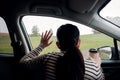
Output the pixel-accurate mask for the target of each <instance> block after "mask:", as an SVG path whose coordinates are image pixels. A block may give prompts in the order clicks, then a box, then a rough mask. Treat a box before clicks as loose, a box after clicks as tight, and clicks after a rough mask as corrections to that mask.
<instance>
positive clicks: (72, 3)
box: [0, 0, 120, 80]
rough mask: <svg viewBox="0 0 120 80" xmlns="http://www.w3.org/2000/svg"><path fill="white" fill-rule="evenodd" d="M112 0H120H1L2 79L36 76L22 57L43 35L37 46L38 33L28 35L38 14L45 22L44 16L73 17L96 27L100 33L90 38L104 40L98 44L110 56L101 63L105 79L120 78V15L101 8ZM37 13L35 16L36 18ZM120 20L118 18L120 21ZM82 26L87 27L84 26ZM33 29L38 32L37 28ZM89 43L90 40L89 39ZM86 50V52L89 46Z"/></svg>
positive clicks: (48, 20) (0, 72)
mask: <svg viewBox="0 0 120 80" xmlns="http://www.w3.org/2000/svg"><path fill="white" fill-rule="evenodd" d="M112 1H119V0H1V1H0V10H1V11H0V80H21V79H22V80H24V79H29V78H30V76H32V73H29V71H26V69H24V68H23V67H22V66H21V65H20V64H19V61H20V59H21V58H22V57H23V56H24V55H25V54H27V53H28V52H29V51H31V50H32V49H34V48H35V46H37V43H38V42H39V39H37V41H38V42H36V44H34V45H35V46H34V45H33V44H32V41H31V37H32V38H34V39H36V38H35V37H34V36H35V34H34V35H28V30H29V29H30V25H32V26H34V27H35V28H37V27H36V26H37V25H36V23H35V22H36V21H35V20H36V17H40V18H41V19H40V20H39V22H42V20H43V22H46V23H45V24H47V23H49V22H52V18H56V19H61V20H62V21H63V22H65V21H64V20H69V21H73V22H74V23H75V24H76V23H77V25H78V24H81V25H85V26H87V27H88V28H91V29H94V31H95V32H94V33H97V35H96V36H95V35H94V37H96V38H92V37H93V36H92V35H91V36H90V37H88V36H86V38H87V39H88V38H89V39H88V41H91V42H92V41H93V40H94V41H95V42H97V43H94V42H93V43H92V44H94V45H95V46H97V44H98V43H100V42H99V40H101V42H102V43H100V44H99V46H97V47H95V48H96V49H97V50H98V51H99V52H100V53H102V52H103V54H105V55H107V59H106V58H105V59H104V58H103V59H102V64H101V66H102V70H103V73H104V76H105V79H106V80H119V78H120V51H119V43H120V42H119V40H120V23H119V21H120V18H119V17H115V18H116V20H113V18H112V19H111V18H110V17H108V15H107V14H106V16H107V18H105V17H104V16H101V14H102V12H101V11H102V10H104V8H105V7H107V5H108V4H109V3H111V2H112ZM118 5H120V4H118ZM119 8H120V6H119ZM119 8H118V9H119ZM110 9H112V8H110ZM117 11H119V10H117ZM113 12H114V11H113ZM100 13H101V14H100ZM108 13H110V12H108ZM111 13H112V11H111ZM116 14H117V12H116ZM31 16H32V17H31ZM34 17H35V19H33V18H34ZM44 17H47V18H46V21H44ZM28 18H29V19H28ZM48 18H49V19H48ZM115 18H114V19H115ZM37 19H38V18H37ZM56 19H55V21H56V22H54V21H53V23H56V24H53V23H51V25H55V26H56V27H51V28H55V29H56V28H57V27H59V26H58V25H57V24H58V22H59V23H60V21H57V20H56ZM27 20H28V21H27ZM111 20H113V21H111ZM116 21H118V24H117V23H116ZM39 22H38V23H39ZM66 23H68V22H66ZM69 23H72V22H69ZM39 25H41V26H42V23H39ZM48 25H49V24H48ZM51 25H49V26H51ZM45 26H47V25H43V30H45V29H49V28H48V27H46V28H45ZM82 28H84V26H82ZM85 29H86V28H85ZM37 30H38V29H37ZM32 31H33V29H32ZM53 31H55V30H53ZM83 32H84V33H86V34H88V33H89V32H88V31H83ZM32 33H34V31H33V32H32ZM32 33H31V34H32ZM99 33H100V34H101V33H102V34H104V35H106V36H107V37H109V38H108V39H107V40H106V38H100V37H99V36H98V35H100V34H99ZM6 36H7V37H6ZM81 39H84V36H82V37H81ZM85 40H86V39H85ZM33 41H34V40H33ZM108 42H111V44H110V45H108V44H107V43H108ZM83 43H84V40H83ZM86 44H88V43H87V41H86ZM83 45H84V44H83ZM81 46H82V45H81ZM84 47H88V49H90V48H94V47H93V45H92V46H90V47H89V46H86V45H85V46H84ZM88 49H87V50H88ZM48 50H49V49H48ZM83 52H86V50H84V51H83ZM87 52H88V51H87ZM27 75H28V76H27ZM28 77H29V78H28ZM31 79H32V78H31Z"/></svg>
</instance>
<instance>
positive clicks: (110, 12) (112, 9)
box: [100, 0, 120, 27]
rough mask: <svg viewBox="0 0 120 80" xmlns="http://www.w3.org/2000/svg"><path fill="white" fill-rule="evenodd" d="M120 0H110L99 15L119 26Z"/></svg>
mask: <svg viewBox="0 0 120 80" xmlns="http://www.w3.org/2000/svg"><path fill="white" fill-rule="evenodd" d="M119 9H120V0H111V1H110V2H109V3H108V4H107V5H106V6H105V7H104V8H103V9H102V10H101V11H100V16H101V17H103V18H105V19H107V20H109V21H110V22H112V23H113V24H115V25H117V26H119V27H120V10H119Z"/></svg>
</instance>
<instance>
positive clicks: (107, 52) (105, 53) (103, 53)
mask: <svg viewBox="0 0 120 80" xmlns="http://www.w3.org/2000/svg"><path fill="white" fill-rule="evenodd" d="M112 50H113V49H112V47H110V46H104V47H100V48H98V53H99V54H100V57H101V59H102V60H110V59H111V58H112V52H113V51H112Z"/></svg>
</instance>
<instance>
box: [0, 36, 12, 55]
mask: <svg viewBox="0 0 120 80" xmlns="http://www.w3.org/2000/svg"><path fill="white" fill-rule="evenodd" d="M10 43H11V42H10V38H9V37H8V36H7V37H0V53H13V50H12V47H11V45H10Z"/></svg>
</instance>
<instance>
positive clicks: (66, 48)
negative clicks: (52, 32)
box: [56, 24, 85, 80]
mask: <svg viewBox="0 0 120 80" xmlns="http://www.w3.org/2000/svg"><path fill="white" fill-rule="evenodd" d="M57 40H58V42H59V45H60V49H61V51H62V52H63V53H64V55H63V56H62V57H60V58H59V59H58V62H57V67H56V75H57V80H83V79H84V73H85V65H84V59H83V56H82V53H81V51H80V50H79V48H78V47H76V45H77V42H78V40H79V30H78V28H77V27H76V26H74V25H72V24H66V25H62V26H60V27H59V28H58V30H57Z"/></svg>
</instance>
